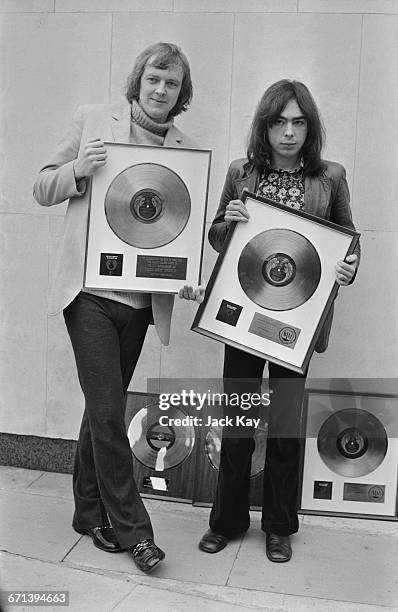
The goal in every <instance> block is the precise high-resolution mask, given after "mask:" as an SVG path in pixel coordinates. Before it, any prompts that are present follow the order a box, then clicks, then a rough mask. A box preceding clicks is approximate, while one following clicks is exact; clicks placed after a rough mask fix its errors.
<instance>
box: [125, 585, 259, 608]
mask: <svg viewBox="0 0 398 612" xmlns="http://www.w3.org/2000/svg"><path fill="white" fill-rule="evenodd" d="M132 610H139V611H140V612H154V610H156V612H171V611H173V612H174V611H175V612H178V611H180V612H187V610H194V611H195V612H249V610H251V611H252V610H253V608H252V607H246V606H242V605H240V604H236V605H235V604H232V603H230V602H228V603H224V602H222V601H214V600H212V599H209V598H208V597H207V596H206V595H205V594H204V595H196V596H195V595H188V594H182V593H176V592H171V591H164V590H163V589H156V588H150V587H147V586H145V587H144V586H138V587H136V588H135V589H134V591H133V592H132V593H131V594H130V595H129V596H128V597H126V599H125V600H124V601H123V602H122V603H120V604H119V605H117V606H116V608H115V612H132Z"/></svg>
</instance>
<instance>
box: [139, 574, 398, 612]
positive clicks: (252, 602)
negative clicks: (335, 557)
mask: <svg viewBox="0 0 398 612" xmlns="http://www.w3.org/2000/svg"><path fill="white" fill-rule="evenodd" d="M139 582H140V584H145V585H147V586H150V587H151V588H154V585H155V586H156V588H161V589H164V590H171V591H172V592H173V593H185V594H189V595H194V596H196V597H202V598H207V599H208V600H209V607H208V610H209V611H210V612H213V610H214V611H215V612H217V609H218V608H217V605H218V602H223V603H229V604H232V605H234V606H248V607H250V608H251V609H255V610H267V612H274V611H275V612H387V611H388V610H392V609H393V608H389V607H385V606H375V605H371V606H369V605H367V604H359V603H354V604H353V603H350V602H347V601H336V600H326V599H320V598H318V597H302V596H297V595H285V594H283V593H269V592H266V591H261V590H259V589H258V588H257V589H241V588H236V587H231V586H217V585H212V584H197V583H193V582H182V581H176V580H164V579H161V578H157V580H156V581H155V582H154V581H153V580H152V578H151V577H150V576H142V577H141V578H140V579H139ZM211 602H213V603H211ZM394 609H395V608H394Z"/></svg>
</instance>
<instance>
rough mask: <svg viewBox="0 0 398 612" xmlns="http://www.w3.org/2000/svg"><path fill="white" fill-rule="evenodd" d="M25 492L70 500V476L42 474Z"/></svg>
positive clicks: (51, 473)
mask: <svg viewBox="0 0 398 612" xmlns="http://www.w3.org/2000/svg"><path fill="white" fill-rule="evenodd" d="M25 492H26V493H31V494H32V495H43V496H46V497H58V498H62V499H70V500H72V499H73V491H72V476H71V475H70V474H56V473H54V472H43V473H42V474H41V476H40V477H39V478H37V479H36V480H35V481H34V482H32V484H31V485H30V486H29V487H27V489H26V491H25ZM69 522H70V521H69Z"/></svg>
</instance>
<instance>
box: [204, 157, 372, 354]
mask: <svg viewBox="0 0 398 612" xmlns="http://www.w3.org/2000/svg"><path fill="white" fill-rule="evenodd" d="M322 164H323V169H322V170H321V173H320V174H319V175H318V176H315V177H305V194H304V203H305V211H306V212H308V213H310V214H312V215H316V216H317V217H321V218H322V219H328V220H329V221H332V222H333V223H337V225H341V226H343V227H347V228H349V229H351V230H355V227H354V223H353V221H352V215H351V208H350V193H349V189H348V185H347V180H346V174H345V169H344V167H343V166H342V165H341V164H338V163H336V162H330V161H326V160H323V162H322ZM259 182H260V175H259V173H258V171H257V170H256V168H255V167H254V166H253V165H252V164H251V163H250V162H248V160H247V158H243V159H236V160H235V161H233V162H232V163H231V165H230V167H229V169H228V173H227V177H226V179H225V184H224V189H223V191H222V194H221V199H220V204H219V207H218V210H217V213H216V216H215V218H214V221H213V223H212V225H211V227H210V230H209V241H210V244H211V245H212V247H213V248H214V249H215V250H216V251H218V252H220V251H221V249H222V246H223V244H224V240H225V237H226V235H227V224H226V222H225V221H224V215H225V209H226V206H227V204H228V203H229V202H230V201H231V200H236V199H241V197H242V193H243V191H244V189H247V190H248V191H250V192H252V193H257V189H258V185H259ZM355 253H356V254H357V255H358V258H359V256H360V246H359V242H358V245H357V247H356V250H355ZM332 320H333V305H332V306H331V308H330V311H329V313H328V315H327V317H326V319H325V323H324V325H323V327H322V329H321V331H320V333H319V336H318V340H317V342H316V345H315V350H316V351H317V352H318V353H323V352H324V351H325V350H326V348H327V346H328V341H329V335H330V329H331V325H332Z"/></svg>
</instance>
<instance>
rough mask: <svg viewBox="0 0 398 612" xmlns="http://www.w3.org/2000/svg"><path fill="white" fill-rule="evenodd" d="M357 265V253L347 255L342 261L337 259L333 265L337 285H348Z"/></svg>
mask: <svg viewBox="0 0 398 612" xmlns="http://www.w3.org/2000/svg"><path fill="white" fill-rule="evenodd" d="M357 267H358V255H354V254H353V255H348V257H346V259H345V260H344V261H338V262H337V264H336V267H335V271H336V281H337V282H338V284H339V285H349V284H350V282H351V281H352V279H353V278H354V274H355V271H356V269H357Z"/></svg>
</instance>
